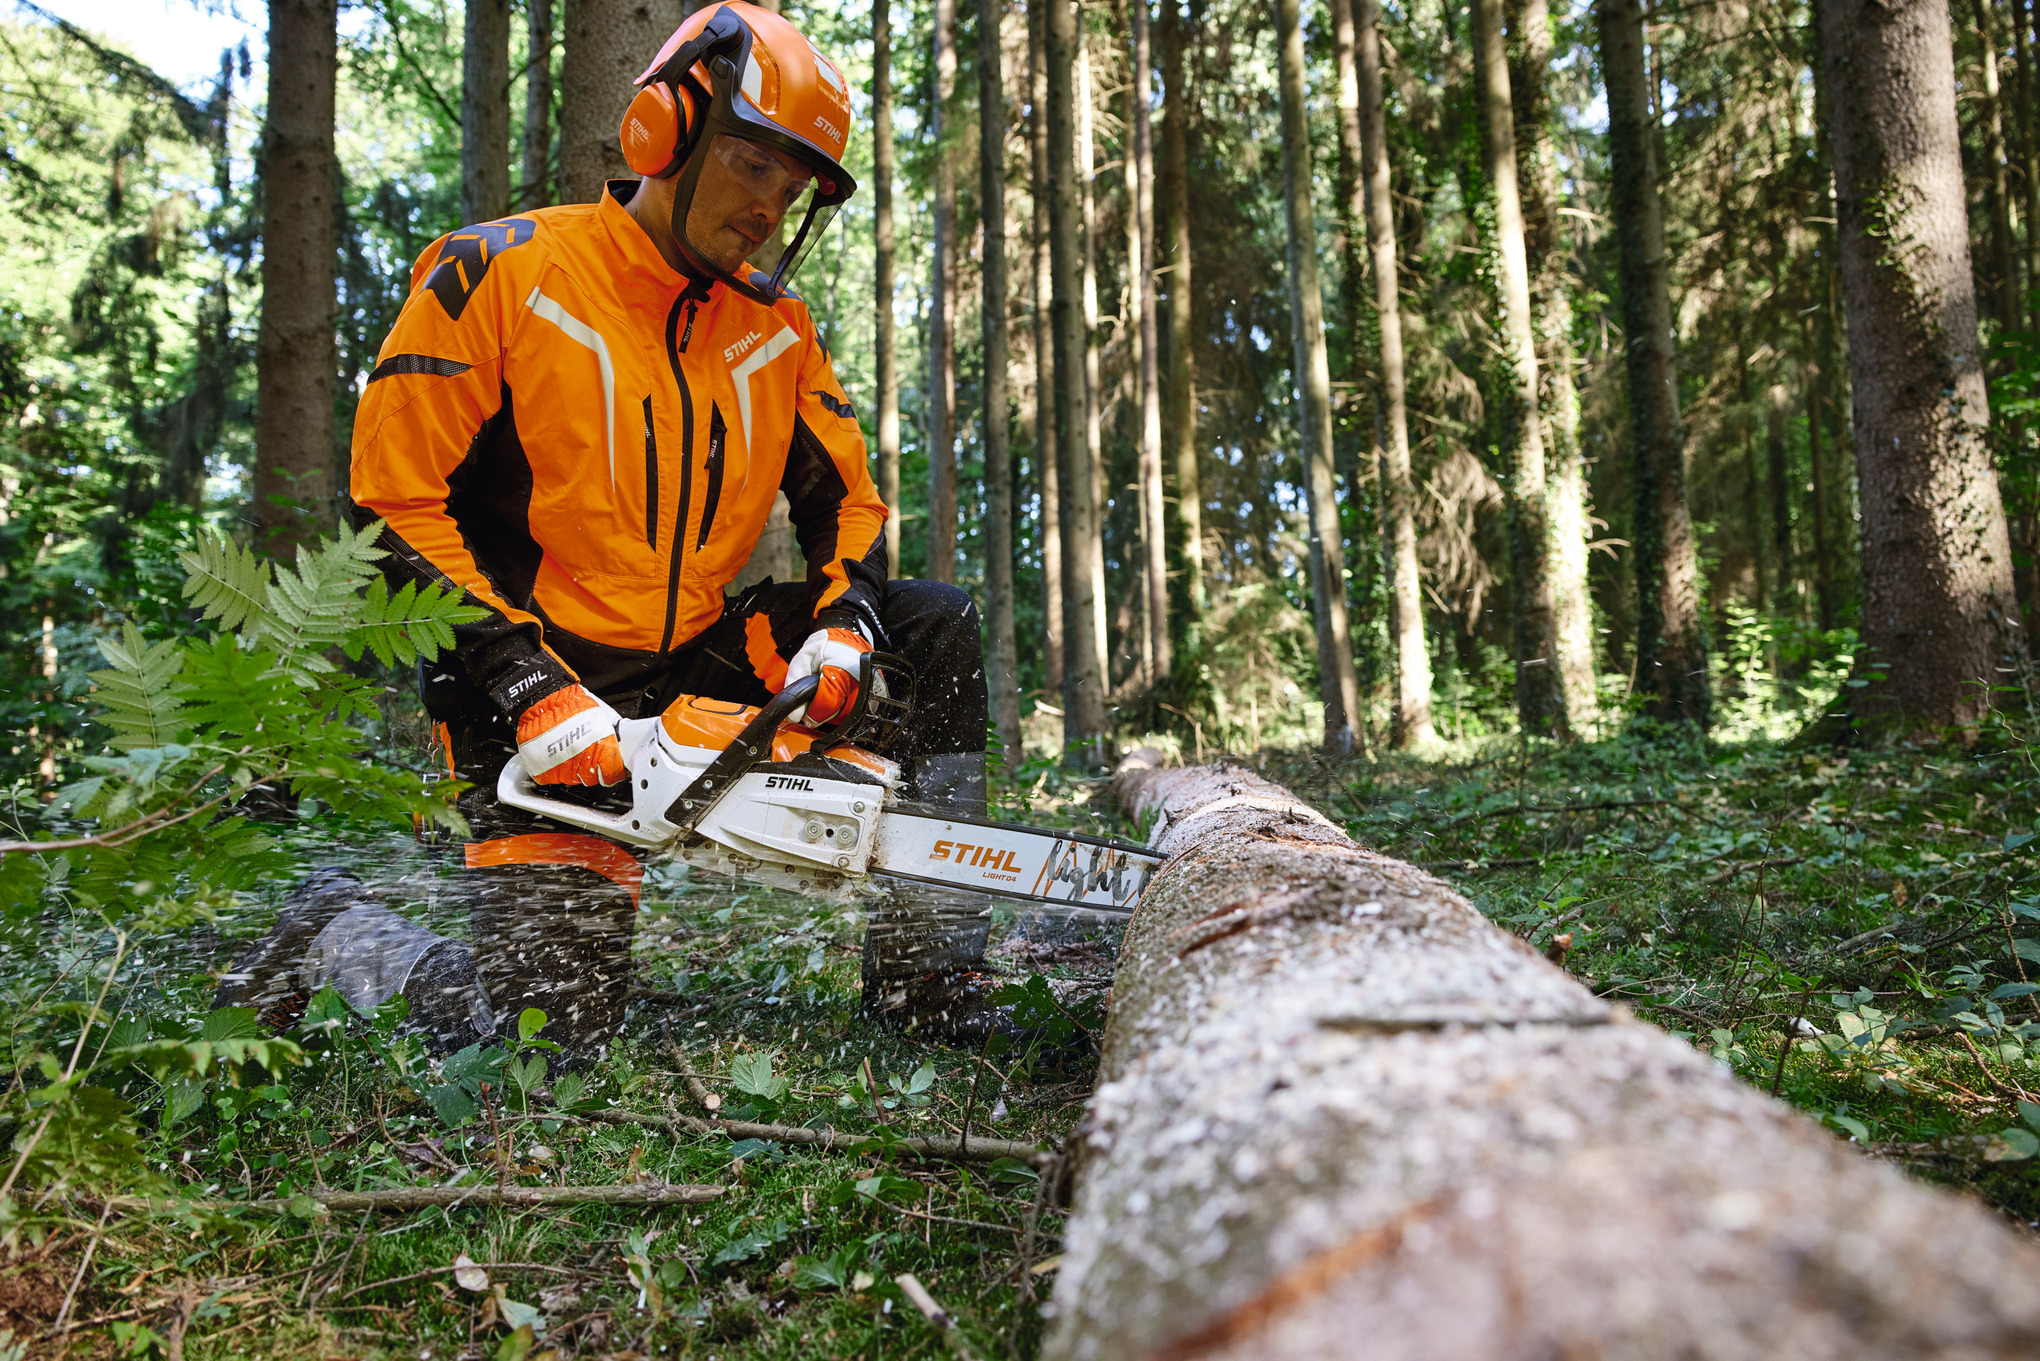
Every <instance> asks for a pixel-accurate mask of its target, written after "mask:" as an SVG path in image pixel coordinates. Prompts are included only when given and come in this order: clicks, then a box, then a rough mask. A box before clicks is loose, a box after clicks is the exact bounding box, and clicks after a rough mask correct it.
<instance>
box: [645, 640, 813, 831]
mask: <svg viewBox="0 0 2040 1361" xmlns="http://www.w3.org/2000/svg"><path fill="white" fill-rule="evenodd" d="M821 688H822V678H821V677H820V676H802V677H801V678H800V679H799V680H797V681H789V682H788V683H787V684H786V686H785V688H784V689H782V690H781V691H780V692H779V693H778V694H776V695H774V696H773V697H772V698H771V699H769V700H767V701H766V703H765V707H764V708H762V709H760V710H759V711H758V716H757V717H756V718H753V719H752V720H751V721H750V722H749V723H746V724H745V725H744V730H743V731H742V732H740V733H738V734H737V740H736V741H734V742H732V743H730V744H729V745H728V746H727V747H724V748H723V749H722V752H721V754H720V755H718V756H717V757H716V758H715V759H714V760H713V761H710V762H709V763H708V768H707V769H706V770H704V771H702V772H701V774H700V775H699V776H698V777H696V779H695V781H694V783H693V784H690V785H688V786H687V788H686V789H684V790H682V791H681V794H680V797H679V798H677V799H675V800H673V802H672V804H671V805H669V806H668V807H667V809H666V821H668V822H670V823H672V824H673V825H674V826H675V827H678V828H679V829H680V830H681V831H682V832H692V831H693V830H694V826H695V824H696V823H698V822H700V821H701V820H702V819H703V818H705V817H707V816H708V810H709V809H711V808H713V807H715V806H716V804H717V803H719V802H721V801H722V796H723V795H724V794H726V793H728V792H729V790H730V787H731V786H733V785H734V784H736V782H737V781H738V780H740V779H742V778H743V777H744V775H745V774H746V773H747V772H748V771H749V770H750V769H751V767H752V766H754V765H757V764H758V762H759V761H761V760H763V759H764V758H765V756H766V754H767V753H769V752H770V751H771V750H772V737H773V734H774V733H777V732H778V731H779V725H780V724H782V723H784V722H785V721H786V719H787V716H788V715H789V714H791V713H792V712H793V711H794V710H795V709H798V708H800V707H801V706H803V705H805V704H806V703H807V702H808V701H809V700H811V699H813V698H814V697H815V691H817V690H819V689H821Z"/></svg>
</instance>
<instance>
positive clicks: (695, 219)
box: [686, 133, 814, 277]
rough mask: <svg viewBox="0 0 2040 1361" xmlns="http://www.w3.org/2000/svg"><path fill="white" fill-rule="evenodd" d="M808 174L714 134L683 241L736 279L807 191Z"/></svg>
mask: <svg viewBox="0 0 2040 1361" xmlns="http://www.w3.org/2000/svg"><path fill="white" fill-rule="evenodd" d="M813 178H814V172H813V171H811V170H809V169H808V168H807V167H806V166H804V165H802V164H801V163H800V162H799V161H797V160H795V159H794V158H793V157H791V156H789V155H787V154H786V153H785V152H782V151H776V150H774V149H772V148H771V147H766V146H761V145H759V144H758V143H756V142H751V141H746V140H745V139H743V138H741V137H731V136H729V135H728V134H726V133H719V134H717V135H716V139H715V141H714V143H713V144H712V145H711V146H710V147H709V154H708V155H707V156H705V157H704V158H703V159H702V164H701V174H700V175H699V176H697V177H696V179H695V181H694V199H693V202H692V203H690V204H689V205H688V209H687V227H686V230H687V240H688V241H689V242H690V243H692V245H693V246H694V248H695V249H696V250H698V251H700V252H701V253H702V254H703V255H704V256H706V257H707V258H708V259H709V260H710V261H712V262H713V263H714V264H715V265H716V266H717V267H719V268H721V269H723V270H725V271H727V272H729V273H730V274H734V275H738V276H739V277H742V276H741V271H742V270H743V269H744V262H745V261H746V260H747V259H749V258H750V257H751V256H752V255H753V254H755V253H756V252H757V250H758V247H760V246H762V245H764V244H765V240H766V238H767V237H769V236H771V235H772V232H773V230H774V229H775V228H777V227H778V226H779V223H780V220H781V219H782V218H784V217H785V216H786V214H787V212H788V210H789V209H791V208H792V207H793V206H794V205H795V204H796V203H798V202H799V201H800V200H801V198H802V197H803V196H804V195H805V194H806V193H807V192H808V188H809V186H810V184H811V183H812V182H813Z"/></svg>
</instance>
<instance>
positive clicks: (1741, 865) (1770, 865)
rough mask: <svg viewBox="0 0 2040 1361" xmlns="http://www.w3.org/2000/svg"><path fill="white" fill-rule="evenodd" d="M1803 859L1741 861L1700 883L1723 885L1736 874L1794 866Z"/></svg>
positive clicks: (1782, 856) (1792, 857)
mask: <svg viewBox="0 0 2040 1361" xmlns="http://www.w3.org/2000/svg"><path fill="white" fill-rule="evenodd" d="M1804 859H1806V857H1805V856H1803V855H1780V856H1773V857H1772V858H1770V859H1768V860H1742V861H1738V862H1737V863H1735V864H1733V865H1730V866H1729V867H1728V868H1727V869H1725V870H1722V871H1721V872H1720V873H1719V874H1710V875H1708V876H1707V877H1706V878H1705V879H1702V880H1701V881H1700V882H1701V883H1703V884H1707V885H1710V886H1711V885H1714V884H1725V883H1727V882H1728V881H1729V880H1731V879H1733V878H1735V877H1736V876H1737V875H1738V874H1746V873H1748V872H1749V871H1750V870H1755V869H1777V868H1779V867H1780V866H1783V865H1796V864H1798V863H1799V862H1800V861H1802V860H1804Z"/></svg>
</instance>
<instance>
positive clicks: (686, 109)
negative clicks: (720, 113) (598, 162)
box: [618, 80, 694, 179]
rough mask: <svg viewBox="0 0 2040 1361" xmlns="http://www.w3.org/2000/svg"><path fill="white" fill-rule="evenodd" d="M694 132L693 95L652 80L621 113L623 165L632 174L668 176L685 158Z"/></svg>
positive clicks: (657, 176)
mask: <svg viewBox="0 0 2040 1361" xmlns="http://www.w3.org/2000/svg"><path fill="white" fill-rule="evenodd" d="M693 131H694V95H693V94H692V93H691V92H690V91H688V90H686V89H684V88H683V89H681V90H679V91H678V92H677V98H676V91H675V90H674V88H673V87H672V86H671V85H668V84H666V83H665V82H664V81H662V80H658V81H653V82H652V83H650V84H648V85H646V86H645V87H644V88H643V89H641V90H639V91H638V92H637V97H636V98H635V99H633V100H631V101H630V107H629V108H628V109H625V110H624V113H623V127H622V129H621V130H620V132H619V134H618V135H619V137H620V138H621V140H622V142H623V160H624V164H626V165H628V166H629V167H630V168H631V173H632V174H636V175H645V176H649V177H650V178H652V179H657V178H659V177H660V176H662V175H670V174H672V173H673V172H674V171H675V170H677V169H678V168H679V167H680V162H681V161H682V160H683V159H684V158H685V157H686V155H687V149H688V142H689V141H690V134H692V132H693Z"/></svg>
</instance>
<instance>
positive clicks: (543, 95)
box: [517, 0, 553, 210]
mask: <svg viewBox="0 0 2040 1361" xmlns="http://www.w3.org/2000/svg"><path fill="white" fill-rule="evenodd" d="M524 14H525V30H524V32H525V38H526V43H525V46H526V48H527V49H528V50H529V52H530V56H529V58H528V59H527V61H526V63H525V69H524V165H523V172H524V183H523V184H521V185H519V186H518V194H517V206H518V208H519V209H520V210H529V209H532V208H543V207H545V206H546V205H547V204H549V203H551V202H552V201H553V196H552V96H553V80H552V50H553V0H524Z"/></svg>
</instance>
